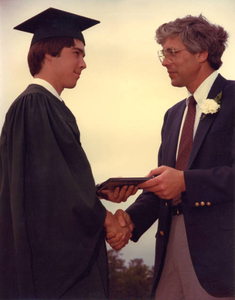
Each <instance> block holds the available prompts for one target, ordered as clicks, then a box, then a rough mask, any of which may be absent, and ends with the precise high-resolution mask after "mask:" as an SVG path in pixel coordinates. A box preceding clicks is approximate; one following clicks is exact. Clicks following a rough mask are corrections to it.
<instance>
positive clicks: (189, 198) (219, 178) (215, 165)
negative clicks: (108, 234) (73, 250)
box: [127, 75, 235, 297]
mask: <svg viewBox="0 0 235 300" xmlns="http://www.w3.org/2000/svg"><path fill="white" fill-rule="evenodd" d="M221 91H222V98H221V107H220V110H219V111H218V112H217V113H215V114H208V115H206V116H205V118H203V119H202V120H200V123H199V125H198V129H197V132H196V135H195V138H194V142H193V147H192V150H191V154H190V158H189V162H188V167H187V170H186V171H185V172H184V176H185V182H186V192H184V193H182V202H183V209H184V219H185V226H186V232H187V238H188V243H189V250H190V254H191V257H192V262H193V265H194V269H195V272H196V274H197V276H198V279H199V281H200V283H201V285H202V287H203V288H204V289H205V290H206V291H207V292H208V293H209V294H211V295H213V296H216V297H229V296H233V295H234V294H235V292H234V291H235V276H234V260H235V257H234V253H235V245H234V238H235V235H234V227H235V226H234V225H235V220H234V202H235V197H234V195H235V193H234V191H235V189H234V186H235V185H234V183H235V180H234V178H235V175H234V173H235V172H234V165H235V81H228V80H226V79H224V78H223V77H222V76H221V75H219V76H218V77H217V79H216V80H215V82H214V84H213V86H212V88H211V90H210V93H209V95H208V98H210V99H214V98H215V97H216V95H217V94H218V93H220V92H221ZM184 109H185V100H183V101H181V102H179V103H177V104H176V105H174V106H173V107H172V108H170V109H169V110H168V111H167V113H166V115H165V118H164V124H163V127H162V143H161V147H160V150H159V157H158V164H159V166H160V165H167V166H170V167H175V157H176V149H177V142H178V135H179V130H180V125H181V120H182V116H183V113H184ZM166 203H167V204H166ZM127 212H128V213H129V214H130V216H131V219H132V221H133V222H134V224H135V226H136V227H135V230H134V232H133V240H134V241H137V240H138V239H139V237H140V236H141V235H142V234H143V233H144V232H145V231H146V230H147V229H148V228H149V227H150V226H151V225H152V224H153V223H154V222H155V221H156V220H157V219H158V220H159V223H158V230H157V234H156V238H157V241H156V260H155V274H154V285H153V294H154V293H155V290H156V287H157V284H158V282H159V279H160V276H161V272H162V269H163V264H164V259H165V254H166V247H167V243H168V237H169V231H170V225H171V218H172V216H171V202H170V201H167V200H163V199H160V198H159V197H158V196H156V195H154V194H153V193H150V192H145V191H144V192H143V193H142V194H141V195H140V196H139V197H138V199H137V200H136V202H135V203H133V204H132V205H131V206H130V207H129V208H128V209H127Z"/></svg>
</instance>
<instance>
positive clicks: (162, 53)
mask: <svg viewBox="0 0 235 300" xmlns="http://www.w3.org/2000/svg"><path fill="white" fill-rule="evenodd" d="M169 50H170V51H171V54H173V57H174V59H173V60H170V59H169V58H167V56H166V55H167V53H166V51H169ZM183 50H188V49H186V48H184V49H180V50H176V49H174V48H166V49H162V50H158V52H157V54H158V58H159V60H160V62H161V63H163V60H164V58H165V59H166V60H167V61H169V62H170V63H173V62H174V61H175V60H176V53H178V52H180V51H183Z"/></svg>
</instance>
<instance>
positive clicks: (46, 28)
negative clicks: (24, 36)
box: [14, 8, 100, 46]
mask: <svg viewBox="0 0 235 300" xmlns="http://www.w3.org/2000/svg"><path fill="white" fill-rule="evenodd" d="M98 23H100V21H97V20H94V19H90V18H86V17H82V16H79V15H75V14H72V13H69V12H66V11H63V10H59V9H55V8H48V9H47V10H45V11H43V12H41V13H40V14H38V15H36V16H34V17H32V18H31V19H29V20H27V21H25V22H23V23H21V24H20V25H18V26H16V27H14V29H17V30H20V31H25V32H29V33H33V34H34V36H33V39H32V42H31V46H32V45H33V44H35V43H36V42H38V41H40V40H43V39H45V38H49V37H58V36H60V37H62V36H63V37H72V38H75V39H79V40H80V41H82V42H83V43H84V45H85V40H84V37H83V34H82V31H83V30H85V29H87V28H89V27H92V26H94V25H96V24H98Z"/></svg>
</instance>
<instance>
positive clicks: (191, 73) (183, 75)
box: [162, 37, 201, 90]
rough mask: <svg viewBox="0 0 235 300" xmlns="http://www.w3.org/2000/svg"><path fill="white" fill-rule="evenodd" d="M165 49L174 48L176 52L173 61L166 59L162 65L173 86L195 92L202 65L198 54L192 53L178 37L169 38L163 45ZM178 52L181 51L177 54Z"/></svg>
mask: <svg viewBox="0 0 235 300" xmlns="http://www.w3.org/2000/svg"><path fill="white" fill-rule="evenodd" d="M162 46H163V49H170V48H173V49H174V50H175V51H176V52H175V54H174V56H172V57H171V56H170V58H172V60H171V61H169V60H167V58H166V57H165V58H164V60H163V62H162V65H163V66H164V67H166V68H167V71H168V73H169V77H170V78H171V84H172V85H173V86H177V87H184V86H185V87H187V88H188V90H190V89H191V90H193V89H194V85H196V83H197V82H198V79H199V78H198V77H199V76H200V75H199V74H200V73H199V72H200V67H201V64H200V62H199V60H198V54H192V53H190V52H189V51H188V50H187V49H186V47H185V45H184V44H182V43H181V42H180V41H179V39H178V37H175V38H168V39H166V41H165V42H164V44H163V45H162ZM177 50H180V51H179V52H177Z"/></svg>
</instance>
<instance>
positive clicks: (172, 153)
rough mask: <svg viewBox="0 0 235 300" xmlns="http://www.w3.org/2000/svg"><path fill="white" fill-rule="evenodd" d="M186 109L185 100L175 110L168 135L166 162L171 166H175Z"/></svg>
mask: <svg viewBox="0 0 235 300" xmlns="http://www.w3.org/2000/svg"><path fill="white" fill-rule="evenodd" d="M184 110H185V100H183V101H182V102H181V105H180V107H179V108H178V110H177V111H176V112H175V117H174V119H173V121H172V126H171V132H170V134H169V137H168V151H167V162H166V164H167V165H168V166H170V167H173V168H174V167H175V161H176V150H177V145H178V138H179V131H180V126H181V122H182V118H183V113H184Z"/></svg>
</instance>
